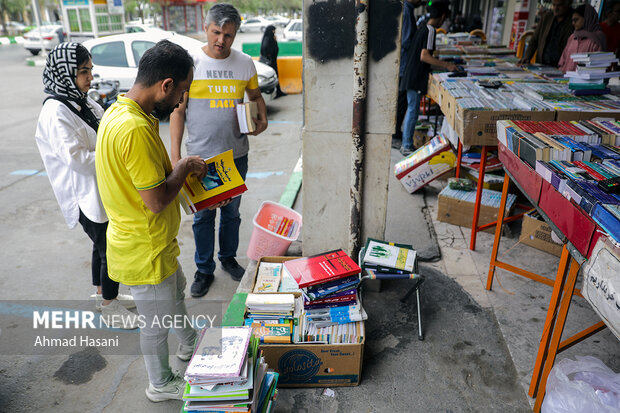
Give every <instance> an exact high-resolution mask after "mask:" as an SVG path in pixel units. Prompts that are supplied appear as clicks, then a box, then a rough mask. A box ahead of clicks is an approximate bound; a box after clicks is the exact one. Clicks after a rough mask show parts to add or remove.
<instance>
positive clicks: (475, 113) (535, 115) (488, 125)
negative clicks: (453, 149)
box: [448, 105, 555, 146]
mask: <svg viewBox="0 0 620 413" xmlns="http://www.w3.org/2000/svg"><path fill="white" fill-rule="evenodd" d="M455 106H456V111H455V113H456V118H455V120H454V126H453V127H454V130H455V131H456V133H457V135H458V136H459V137H460V138H461V142H462V143H463V145H489V146H495V145H497V142H498V141H497V121H498V120H535V121H541V120H555V111H551V110H547V111H518V110H472V109H464V108H463V107H461V106H458V105H455ZM448 119H449V118H448Z"/></svg>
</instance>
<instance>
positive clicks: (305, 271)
mask: <svg viewBox="0 0 620 413" xmlns="http://www.w3.org/2000/svg"><path fill="white" fill-rule="evenodd" d="M283 268H284V270H286V271H288V273H289V274H290V275H291V276H292V277H293V278H294V279H295V281H296V282H297V285H298V286H299V288H306V287H310V286H313V285H316V284H321V283H325V282H328V281H334V280H337V279H339V278H344V277H347V276H349V275H353V274H358V273H359V272H361V268H360V267H359V265H357V263H356V262H355V261H353V260H352V259H351V257H349V256H348V255H347V254H346V253H345V252H344V251H343V250H341V249H338V250H334V251H328V252H325V253H322V254H318V255H313V256H311V257H302V258H297V259H295V260H290V261H285V262H284V263H283Z"/></svg>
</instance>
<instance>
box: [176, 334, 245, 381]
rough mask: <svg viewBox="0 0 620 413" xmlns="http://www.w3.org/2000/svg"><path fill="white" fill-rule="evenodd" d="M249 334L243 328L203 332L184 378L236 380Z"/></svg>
mask: <svg viewBox="0 0 620 413" xmlns="http://www.w3.org/2000/svg"><path fill="white" fill-rule="evenodd" d="M251 334H252V331H251V329H249V328H244V327H224V328H205V329H203V330H202V334H201V335H200V337H199V339H198V343H197V344H196V350H195V351H194V355H193V356H192V359H191V361H190V362H189V365H188V366H187V370H186V372H185V375H186V377H187V378H193V377H196V376H214V377H235V376H236V377H238V376H239V375H240V372H241V368H242V367H243V364H244V361H245V359H246V354H247V349H248V344H249V342H250V336H251Z"/></svg>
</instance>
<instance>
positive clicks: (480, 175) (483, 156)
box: [469, 146, 503, 251]
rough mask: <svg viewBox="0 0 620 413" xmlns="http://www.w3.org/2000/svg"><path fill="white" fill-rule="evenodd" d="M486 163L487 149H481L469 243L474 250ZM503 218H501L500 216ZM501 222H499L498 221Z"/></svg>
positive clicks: (484, 147)
mask: <svg viewBox="0 0 620 413" xmlns="http://www.w3.org/2000/svg"><path fill="white" fill-rule="evenodd" d="M486 163H487V147H486V146H483V147H482V153H481V154H480V170H479V171H478V189H477V190H476V203H475V204H474V219H473V222H472V224H471V241H470V242H469V249H470V250H472V251H473V250H475V249H476V235H477V234H478V217H479V216H480V199H481V198H482V189H483V187H484V169H485V168H486ZM502 218H503V216H502ZM500 222H501V221H500Z"/></svg>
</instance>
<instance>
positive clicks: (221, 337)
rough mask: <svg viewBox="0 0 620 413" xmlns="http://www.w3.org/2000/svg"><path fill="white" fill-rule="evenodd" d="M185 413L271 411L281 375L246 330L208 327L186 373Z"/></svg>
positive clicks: (198, 342)
mask: <svg viewBox="0 0 620 413" xmlns="http://www.w3.org/2000/svg"><path fill="white" fill-rule="evenodd" d="M185 380H187V382H188V383H187V385H186V387H185V391H184V393H183V400H184V402H185V403H184V405H183V408H182V410H181V411H182V412H204V411H209V412H212V413H219V412H221V413H225V412H247V413H250V412H270V411H272V409H273V403H274V401H275V397H276V394H277V390H276V385H277V381H278V373H275V372H273V371H269V370H268V367H267V364H266V363H265V361H264V359H263V358H262V357H261V355H260V352H259V350H258V342H257V340H252V339H251V330H250V329H249V328H245V327H223V328H206V329H204V330H202V332H201V334H200V336H199V338H198V341H197V343H196V349H195V351H194V355H193V356H192V358H191V360H190V362H189V365H188V366H187V370H186V372H185Z"/></svg>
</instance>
